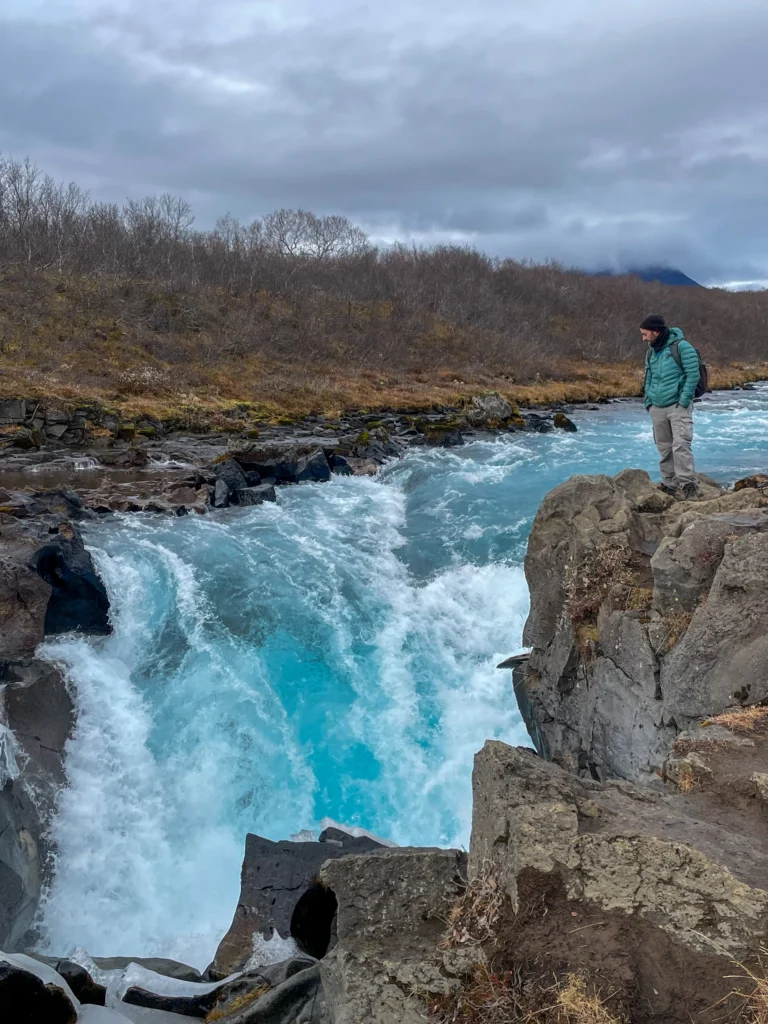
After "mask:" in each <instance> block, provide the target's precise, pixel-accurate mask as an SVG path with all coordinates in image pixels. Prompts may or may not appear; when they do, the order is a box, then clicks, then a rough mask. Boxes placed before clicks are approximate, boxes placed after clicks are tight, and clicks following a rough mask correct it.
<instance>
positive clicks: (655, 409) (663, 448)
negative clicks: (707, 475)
mask: <svg viewBox="0 0 768 1024" xmlns="http://www.w3.org/2000/svg"><path fill="white" fill-rule="evenodd" d="M649 411H650V414H651V422H652V423H653V440H654V441H655V442H656V447H657V448H658V449H659V455H660V456H661V479H662V482H663V483H665V484H666V485H667V486H668V487H677V486H678V485H680V486H683V485H684V484H696V485H698V479H697V478H696V470H695V468H694V465H693V452H692V451H691V443H692V441H693V402H691V404H690V405H689V406H688V408H687V409H683V407H682V406H681V405H669V406H667V407H666V408H663V409H662V408H661V407H660V406H658V405H652V406H651V408H650V410H649Z"/></svg>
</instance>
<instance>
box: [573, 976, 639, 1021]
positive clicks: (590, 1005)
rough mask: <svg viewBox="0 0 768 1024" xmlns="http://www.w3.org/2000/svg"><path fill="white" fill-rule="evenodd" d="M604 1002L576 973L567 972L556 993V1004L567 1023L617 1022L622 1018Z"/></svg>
mask: <svg viewBox="0 0 768 1024" xmlns="http://www.w3.org/2000/svg"><path fill="white" fill-rule="evenodd" d="M605 1002H606V1001H605V1000H603V999H601V998H600V993H599V992H595V991H590V990H589V988H588V986H587V983H586V981H585V980H584V978H582V977H581V976H580V975H578V974H569V975H568V977H567V979H566V983H565V985H564V987H563V988H561V989H560V990H559V992H558V993H557V1005H558V1007H559V1008H560V1009H561V1010H562V1012H563V1015H564V1017H565V1021H567V1024H618V1022H619V1021H622V1020H623V1019H624V1018H623V1017H620V1016H617V1015H616V1014H614V1013H612V1012H611V1011H610V1010H609V1009H608V1008H607V1006H606V1005H605Z"/></svg>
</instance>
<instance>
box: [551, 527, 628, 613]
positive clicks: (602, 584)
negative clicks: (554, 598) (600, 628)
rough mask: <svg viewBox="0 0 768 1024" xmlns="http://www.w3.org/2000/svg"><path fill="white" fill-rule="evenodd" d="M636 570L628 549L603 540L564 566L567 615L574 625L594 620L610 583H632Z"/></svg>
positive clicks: (610, 585)
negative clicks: (575, 560) (585, 553)
mask: <svg viewBox="0 0 768 1024" xmlns="http://www.w3.org/2000/svg"><path fill="white" fill-rule="evenodd" d="M636 583H637V572H636V570H635V569H634V567H633V565H632V552H631V551H630V549H629V548H627V547H624V546H622V545H620V544H610V543H608V544H603V545H601V546H600V547H598V548H595V550H594V551H591V552H589V554H587V555H585V556H584V558H582V560H581V561H580V562H579V563H578V564H576V565H573V564H572V565H570V566H568V568H567V569H566V576H565V591H566V596H567V605H566V607H567V611H568V616H569V618H570V620H571V622H572V623H573V625H574V627H575V628H578V626H579V625H580V624H581V623H584V622H589V621H591V620H594V618H595V617H596V616H597V613H598V612H599V611H600V606H601V605H602V603H603V601H604V600H605V598H606V597H607V596H608V594H609V593H610V592H611V590H612V589H613V587H615V586H617V585H620V586H630V587H631V586H634V585H635V584H636Z"/></svg>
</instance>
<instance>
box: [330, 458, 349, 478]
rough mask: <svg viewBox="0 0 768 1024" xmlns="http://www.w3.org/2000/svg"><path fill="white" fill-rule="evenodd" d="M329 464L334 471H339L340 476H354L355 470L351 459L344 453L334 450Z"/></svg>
mask: <svg viewBox="0 0 768 1024" xmlns="http://www.w3.org/2000/svg"><path fill="white" fill-rule="evenodd" d="M329 464H330V467H331V472H332V473H337V474H338V475H339V476H353V470H352V467H351V465H350V464H349V460H348V459H346V458H345V457H344V456H343V455H337V454H336V453H335V452H334V453H333V454H332V455H331V457H330V459H329Z"/></svg>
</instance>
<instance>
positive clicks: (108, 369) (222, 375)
mask: <svg viewBox="0 0 768 1024" xmlns="http://www.w3.org/2000/svg"><path fill="white" fill-rule="evenodd" d="M425 258H426V257H425ZM318 273H320V272H319V271H318ZM323 273H325V271H324V272H323ZM329 273H330V271H329ZM488 273H489V274H491V276H492V275H493V273H494V272H493V271H491V270H490V269H489V270H488ZM515 273H517V272H515ZM520 273H521V274H522V280H525V281H528V280H529V278H530V284H531V288H533V289H534V290H533V291H532V292H531V295H530V296H528V295H527V293H526V292H523V293H522V294H523V296H524V297H523V299H521V301H523V302H529V301H530V303H531V307H532V308H533V309H535V310H537V311H538V312H539V315H540V323H539V324H538V326H536V327H534V328H531V330H530V331H529V335H526V337H524V338H522V337H519V336H518V334H509V335H508V333H505V332H508V330H509V329H510V328H509V327H508V325H509V324H516V323H518V322H519V320H518V318H516V317H512V318H510V317H509V316H508V315H507V314H506V313H505V314H504V316H503V317H501V319H500V320H499V323H498V325H495V326H483V327H480V326H478V325H477V323H475V322H463V321H462V320H461V318H460V316H459V312H458V311H457V312H456V314H455V315H456V317H458V319H456V321H455V322H449V320H448V319H446V318H447V317H449V314H448V313H447V312H446V313H445V314H442V315H441V314H438V313H436V312H435V311H434V310H432V309H431V308H430V307H429V305H428V304H427V305H425V306H424V307H423V308H421V307H417V308H415V309H414V310H413V312H412V313H408V314H407V315H406V314H404V313H402V312H400V313H398V312H397V311H396V310H395V309H394V306H393V304H392V303H391V302H390V303H382V302H380V301H379V300H376V299H374V298H371V299H370V300H367V301H360V302H358V303H357V304H355V303H352V304H351V305H350V304H349V303H347V302H346V301H344V302H341V301H340V300H339V297H338V296H337V295H336V294H335V292H334V290H333V288H332V287H331V286H330V283H329V281H330V278H329V279H328V280H326V278H325V277H323V276H322V275H321V276H320V278H318V284H317V286H315V285H314V284H312V281H311V280H310V279H309V278H308V279H307V280H306V281H304V283H303V285H302V288H303V289H304V291H302V290H301V289H299V290H298V291H295V292H291V293H290V294H287V295H280V294H276V293H275V294H272V293H269V292H268V291H265V290H259V291H254V292H239V293H236V294H234V293H232V292H229V291H227V290H226V289H224V288H214V287H211V286H205V287H203V286H200V287H199V288H198V290H189V291H188V293H187V292H184V291H183V289H180V288H179V287H173V286H171V285H170V284H168V283H167V282H162V281H150V280H141V279H120V278H117V279H113V278H102V277H97V276H94V277H87V276H82V275H81V276H79V277H78V276H66V275H65V276H63V277H56V276H52V275H50V274H47V273H35V272H29V273H28V274H26V273H25V274H18V275H6V276H5V277H3V275H2V274H0V397H26V398H30V399H33V400H34V399H42V400H45V401H46V402H50V401H56V402H59V403H61V404H62V405H77V404H83V403H92V402H98V403H100V404H101V405H105V406H108V407H110V408H112V409H114V410H116V411H119V412H120V413H121V415H122V416H123V417H124V418H126V419H133V418H144V417H146V418H149V419H158V420H173V419H178V420H181V421H182V422H183V421H184V420H185V419H187V420H190V421H191V422H193V423H194V422H201V423H203V424H204V425H207V424H208V423H209V421H210V419H211V418H212V417H214V416H220V417H224V418H231V417H230V416H229V414H230V412H231V411H232V409H233V408H234V407H235V406H238V405H244V406H246V407H247V411H248V414H249V417H250V418H251V419H254V420H260V419H270V418H276V417H280V416H289V417H294V418H297V417H301V416H304V415H306V414H308V413H310V412H320V413H324V414H326V415H330V416H333V415H338V414H339V413H341V412H343V411H345V410H350V409H369V410H371V411H375V410H378V409H384V408H393V409H403V408H413V409H418V410H427V409H429V408H431V407H433V406H435V405H447V406H452V407H458V406H460V405H461V403H462V401H463V400H464V399H466V398H467V397H468V396H470V395H472V394H477V393H480V392H483V391H488V390H494V391H498V392H499V393H500V394H503V395H504V396H505V397H506V398H508V399H509V400H510V401H511V402H512V403H513V404H516V405H519V406H532V405H539V404H542V405H549V404H553V403H556V402H579V401H598V400H599V399H601V398H611V397H620V396H636V395H639V394H640V392H641V389H642V379H643V369H642V362H641V359H642V350H641V347H640V344H639V342H637V343H636V342H635V341H634V338H635V334H634V331H632V332H629V327H627V344H622V347H621V348H619V349H617V350H616V353H615V355H612V356H610V355H609V354H608V353H605V354H604V355H603V356H601V357H597V358H593V356H595V354H596V347H597V345H598V342H599V339H600V337H601V335H599V334H598V335H597V336H596V337H595V338H593V339H592V340H591V341H590V342H589V344H585V342H584V340H583V339H582V338H580V337H578V336H577V335H578V324H579V323H580V320H579V319H578V318H575V319H574V320H573V322H572V323H571V322H570V321H569V323H570V326H569V328H568V331H567V332H565V333H563V331H562V330H561V326H559V325H560V320H559V319H558V318H557V316H554V315H553V314H551V313H548V312H547V309H546V306H545V305H544V306H542V304H541V302H539V301H538V300H535V288H534V284H536V282H538V284H536V287H542V288H544V287H546V288H554V289H555V291H556V292H557V294H560V291H561V289H558V287H557V280H559V278H558V274H559V275H560V276H562V274H563V273H564V272H557V273H556V274H555V275H554V278H552V281H550V279H549V278H550V276H551V275H548V274H546V273H542V274H541V275H539V274H537V273H532V274H530V275H529V274H528V273H527V272H523V271H522V270H521V271H520ZM331 276H332V275H331ZM514 276H515V275H513V278H514ZM567 280H568V281H570V282H571V284H574V282H575V283H578V284H579V287H582V286H583V287H584V288H586V289H587V290H588V291H590V290H591V289H593V288H596V289H597V292H598V293H599V295H600V308H601V309H604V302H621V303H622V309H623V308H624V300H623V299H622V298H621V296H620V294H619V293H618V292H617V291H616V288H614V284H615V282H606V281H602V280H594V279H588V278H585V279H583V280H582V278H581V277H579V276H578V275H577V276H576V277H574V278H573V279H572V278H571V276H568V277H567ZM321 282H322V287H321ZM374 283H375V282H374ZM374 283H371V284H370V287H373V286H374ZM324 287H327V288H328V290H327V291H324V290H323V288H324ZM360 287H363V286H362V285H361V286H360ZM632 287H633V289H634V288H635V285H632ZM637 287H638V288H640V291H639V292H638V295H637V296H636V297H635V299H634V300H633V301H636V302H643V301H645V300H643V299H641V298H640V295H641V294H645V289H644V288H642V287H641V286H640V285H637ZM604 291H605V295H603V292H604ZM448 294H449V295H451V294H453V292H452V291H451V290H450V289H449V293H448ZM510 294H512V293H510ZM507 298H508V301H512V300H511V299H510V298H509V297H507ZM675 298H680V297H678V296H677V295H676V294H675ZM682 298H685V297H682ZM505 301H507V300H505ZM648 301H650V299H649V300H648ZM395 305H396V304H395ZM166 307H167V309H169V310H174V309H177V308H178V309H181V310H182V312H183V311H185V310H189V309H193V310H194V313H195V315H194V316H193V317H191V318H190V317H189V316H187V315H186V313H185V315H184V316H171V317H170V319H169V321H168V323H165V321H162V322H159V321H158V320H157V316H156V313H157V310H158V309H159V308H162V309H166ZM526 308H527V307H526ZM627 316H629V314H627ZM403 317H404V319H403ZM480 319H481V320H482V317H481V318H480ZM630 322H632V323H634V317H633V318H632V319H631V321H630V320H629V319H628V320H627V324H629V323H630ZM505 325H506V326H505ZM630 337H631V338H632V339H633V340H632V341H631V343H630V342H629V340H628V339H629V338H630ZM636 344H637V348H636V347H635V345H636ZM734 354H735V353H734ZM628 355H630V356H631V357H632V358H631V360H628V359H627V356H628ZM711 372H712V383H713V386H715V387H728V386H733V385H735V384H739V383H744V382H746V381H750V380H758V379H761V378H764V377H768V364H766V363H763V364H757V363H732V364H730V365H727V366H723V367H712V371H711Z"/></svg>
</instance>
